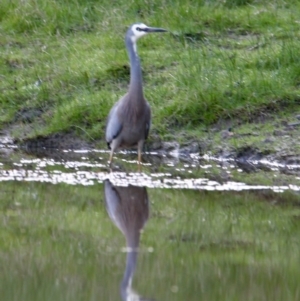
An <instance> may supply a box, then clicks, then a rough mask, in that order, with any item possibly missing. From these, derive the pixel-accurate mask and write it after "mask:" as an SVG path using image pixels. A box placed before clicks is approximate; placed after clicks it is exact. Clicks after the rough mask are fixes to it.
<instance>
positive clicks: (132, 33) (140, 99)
mask: <svg viewBox="0 0 300 301" xmlns="http://www.w3.org/2000/svg"><path fill="white" fill-rule="evenodd" d="M164 31H166V30H164V29H161V28H152V27H147V26H146V25H145V24H142V23H141V24H133V25H132V26H131V27H130V28H129V29H128V31H127V33H126V37H125V43H126V48H127V51H128V55H129V59H130V84H129V90H128V92H127V93H126V94H125V95H124V96H123V97H122V98H121V99H120V100H119V101H118V102H117V103H116V104H115V105H114V106H113V107H112V109H111V110H110V113H109V115H108V118H107V124H106V137H105V138H106V142H107V144H108V146H109V148H110V149H111V153H110V158H109V162H110V164H111V162H112V158H113V154H114V152H115V151H116V150H117V149H118V148H126V147H132V146H135V145H137V146H138V162H139V163H140V162H141V152H142V149H143V145H144V141H145V140H146V139H147V137H148V134H149V130H150V125H151V109H150V106H149V104H148V102H147V100H146V99H145V97H144V92H143V81H142V71H141V66H140V60H139V57H138V54H137V47H136V41H137V40H138V38H140V37H142V36H143V35H145V34H147V33H149V32H164Z"/></svg>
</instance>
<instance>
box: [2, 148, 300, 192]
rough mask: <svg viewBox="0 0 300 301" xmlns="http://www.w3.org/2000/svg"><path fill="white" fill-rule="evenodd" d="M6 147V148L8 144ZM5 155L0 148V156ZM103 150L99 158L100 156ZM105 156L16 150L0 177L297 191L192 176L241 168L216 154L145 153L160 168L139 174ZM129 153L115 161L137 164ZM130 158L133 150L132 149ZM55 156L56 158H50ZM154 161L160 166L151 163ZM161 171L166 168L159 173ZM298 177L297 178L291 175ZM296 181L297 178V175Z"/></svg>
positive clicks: (294, 187)
mask: <svg viewBox="0 0 300 301" xmlns="http://www.w3.org/2000/svg"><path fill="white" fill-rule="evenodd" d="M10 150H11V148H10ZM3 153H5V150H4V151H3V148H2V149H1V148H0V159H1V158H2V156H1V154H3ZM101 154H105V156H104V158H102V157H101V156H100V155H101ZM107 154H108V152H107V151H105V150H75V151H71V150H64V151H60V152H59V154H57V153H56V154H55V156H53V158H51V155H47V156H39V157H34V156H33V155H28V154H21V157H20V159H15V158H17V156H15V157H14V161H13V162H12V161H10V160H8V158H7V157H6V158H5V160H1V161H2V162H1V163H0V181H26V182H46V183H52V184H58V183H66V184H70V185H95V184H97V183H103V181H104V180H105V179H110V181H111V182H112V183H113V184H114V185H117V186H127V185H137V186H146V187H149V188H172V189H199V190H207V191H242V190H266V189H269V190H273V191H276V192H282V191H285V190H293V191H299V190H300V186H298V185H279V186H271V185H270V186H268V185H249V184H246V183H241V182H235V181H229V180H227V181H225V180H223V181H220V182H219V181H214V180H210V179H208V178H205V177H203V178H202V177H193V173H194V171H195V170H202V171H204V172H205V174H208V173H209V171H210V170H212V169H216V168H217V169H219V170H221V171H222V172H223V173H224V174H226V175H230V174H231V172H233V171H235V172H239V173H241V172H244V171H243V169H242V168H240V167H238V164H235V161H234V160H232V159H221V158H215V157H212V156H209V155H205V156H202V157H200V156H196V155H191V158H190V160H189V161H188V162H187V160H185V162H181V163H178V162H179V161H178V158H175V159H174V160H173V161H172V158H170V157H168V156H165V155H160V154H159V153H153V152H152V153H146V157H147V163H145V164H143V165H144V166H145V167H155V168H154V169H158V167H159V170H160V171H157V172H149V173H138V172H136V173H135V172H131V173H128V172H123V171H117V172H109V170H108V168H107V162H106V160H107V158H106V157H107ZM130 154H132V153H131V152H121V153H118V162H125V163H126V164H129V165H132V166H133V165H134V166H135V165H136V161H135V160H131V159H130V157H129V155H130ZM133 154H134V156H136V154H135V153H134V152H133ZM54 158H55V159H54ZM157 162H159V165H156V164H157ZM247 164H250V165H251V166H261V165H263V166H265V167H268V168H270V169H271V170H272V171H274V170H276V171H278V170H280V169H283V168H284V169H287V170H291V171H298V172H299V171H300V165H298V164H291V165H285V164H282V163H279V162H270V161H267V160H260V161H249V162H247ZM161 170H166V171H165V172H164V171H161ZM295 178H297V177H295ZM298 179H300V177H298Z"/></svg>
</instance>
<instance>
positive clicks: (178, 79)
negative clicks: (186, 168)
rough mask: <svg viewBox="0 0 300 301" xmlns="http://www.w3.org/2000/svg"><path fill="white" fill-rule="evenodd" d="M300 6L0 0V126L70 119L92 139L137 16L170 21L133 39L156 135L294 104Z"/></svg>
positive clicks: (19, 127)
mask: <svg viewBox="0 0 300 301" xmlns="http://www.w3.org/2000/svg"><path fill="white" fill-rule="evenodd" d="M299 14H300V4H299V2H298V1H293V0H286V1H284V0H278V1H271V2H270V1H263V0H261V1H259V0H258V1H255V0H236V1H217V0H216V1H213V0H211V1H204V0H203V1H188V0H182V1H167V0H165V1H151V2H149V1H129V2H128V1H121V0H118V1H115V2H114V4H113V5H112V4H111V2H110V1H101V3H100V2H99V1H80V0H77V1H76V0H72V1H50V2H49V1H44V0H35V1H34V0H31V1H26V2H24V3H23V2H22V5H20V1H17V0H14V1H8V0H4V1H1V4H0V16H1V17H0V18H1V19H0V21H1V23H0V31H1V41H0V53H1V54H0V64H1V65H2V68H1V71H0V77H1V84H0V92H1V93H0V127H1V128H7V126H8V125H12V124H13V125H14V127H13V128H12V129H11V134H12V135H13V136H15V137H17V138H21V139H22V138H27V137H35V136H37V135H49V134H52V133H57V132H70V131H72V132H75V133H77V134H78V135H81V136H82V137H84V138H85V139H87V140H96V141H101V140H102V138H103V136H104V127H105V120H106V116H107V114H108V112H109V109H110V108H111V106H112V105H113V103H114V102H115V101H116V100H117V99H118V98H119V97H120V96H122V95H123V94H124V93H125V92H126V89H127V86H128V82H129V68H128V58H127V54H126V51H125V47H124V41H123V40H124V33H125V31H126V28H127V27H128V25H129V24H131V23H134V22H140V21H142V22H145V23H146V24H149V25H153V26H160V27H164V28H167V29H169V30H170V32H171V33H170V34H162V35H152V36H147V37H145V38H143V39H142V40H141V41H139V54H140V57H141V59H142V67H143V73H144V83H145V94H146V97H147V99H148V100H149V102H150V104H151V106H152V111H153V122H152V124H153V129H154V132H156V133H158V134H160V136H162V137H163V138H164V139H170V133H175V132H176V131H178V129H180V130H182V129H183V130H184V131H187V132H188V131H190V130H191V129H195V128H197V129H204V128H205V127H207V126H210V125H212V124H214V123H216V122H218V121H219V120H224V119H231V120H234V119H239V120H241V121H252V120H254V119H255V117H256V116H257V115H259V114H261V112H265V111H267V112H269V111H270V112H272V113H273V114H276V113H277V112H281V111H282V110H283V108H284V109H287V110H293V109H295V108H296V107H297V105H298V104H299V92H300V89H299V82H300V59H299V51H300V42H299V33H300V32H299V21H298V19H299V18H298V16H299ZM38 80H40V81H42V84H41V85H40V86H37V87H36V86H35V85H34V84H35V83H36V82H37V81H38ZM24 110H27V112H29V113H28V114H29V115H30V118H24V117H22V116H23V115H24V114H23V113H24ZM32 112H35V113H34V114H33V113H32ZM36 112H37V113H36ZM25 124H26V126H24V125H25ZM24 129H26V130H24ZM173 135H174V134H173ZM198 135H199V134H198ZM200 135H201V132H200Z"/></svg>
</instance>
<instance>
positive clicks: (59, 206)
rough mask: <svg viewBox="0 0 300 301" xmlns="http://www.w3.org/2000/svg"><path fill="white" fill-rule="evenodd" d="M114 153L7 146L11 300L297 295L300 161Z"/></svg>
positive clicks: (2, 249) (1, 165)
mask: <svg viewBox="0 0 300 301" xmlns="http://www.w3.org/2000/svg"><path fill="white" fill-rule="evenodd" d="M107 158H108V152H107V151H104V150H96V149H95V150H80V151H76V150H75V151H74V150H64V151H58V150H46V149H41V150H38V151H35V152H32V151H31V152H28V151H27V152H26V151H25V150H20V149H18V148H17V147H15V146H14V145H13V144H10V143H5V144H3V145H1V148H0V191H1V194H0V269H1V271H2V272H1V276H0V292H1V296H2V298H1V300H21V299H22V300H24V301H26V300H30V301H32V300H64V301H66V300H72V301H74V300H76V301H77V300H85V301H86V300H201V299H203V300H208V299H210V300H225V301H226V300H299V298H300V289H299V285H298V281H297V279H299V277H300V272H299V269H298V266H299V263H300V242H299V235H300V223H299V221H300V201H299V194H298V193H299V188H300V182H299V181H300V165H298V164H284V163H282V162H274V161H272V162H270V161H267V160H260V161H246V160H239V161H234V160H231V159H221V158H214V157H212V156H210V155H209V154H207V155H205V156H201V157H200V156H198V155H191V156H184V157H182V158H180V157H178V154H172V153H170V154H161V153H146V154H145V156H144V164H143V168H142V172H138V168H137V164H136V161H135V160H136V153H134V152H133V153H126V152H121V153H119V154H117V155H116V157H115V161H114V167H113V171H111V170H110V169H109V168H108V167H107ZM140 296H145V297H143V298H142V297H140Z"/></svg>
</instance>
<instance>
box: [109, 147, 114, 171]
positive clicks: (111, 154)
mask: <svg viewBox="0 0 300 301" xmlns="http://www.w3.org/2000/svg"><path fill="white" fill-rule="evenodd" d="M113 155H114V150H113V149H111V151H110V155H109V161H108V162H109V166H110V167H111V164H112V161H113Z"/></svg>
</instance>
